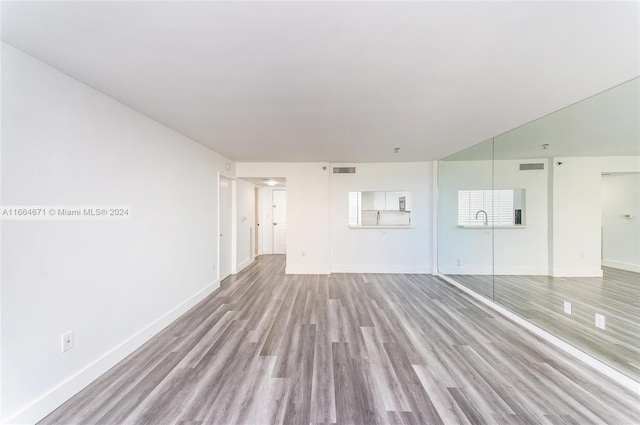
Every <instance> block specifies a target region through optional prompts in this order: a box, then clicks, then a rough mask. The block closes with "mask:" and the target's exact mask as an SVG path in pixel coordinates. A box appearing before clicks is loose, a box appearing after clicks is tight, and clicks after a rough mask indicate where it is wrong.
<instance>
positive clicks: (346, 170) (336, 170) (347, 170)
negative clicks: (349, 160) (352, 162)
mask: <svg viewBox="0 0 640 425" xmlns="http://www.w3.org/2000/svg"><path fill="white" fill-rule="evenodd" d="M355 172H356V167H333V174H355Z"/></svg>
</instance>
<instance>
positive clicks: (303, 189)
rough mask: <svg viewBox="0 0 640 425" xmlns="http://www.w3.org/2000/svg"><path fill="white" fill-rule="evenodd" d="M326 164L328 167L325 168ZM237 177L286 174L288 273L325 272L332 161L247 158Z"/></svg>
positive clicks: (241, 165)
mask: <svg viewBox="0 0 640 425" xmlns="http://www.w3.org/2000/svg"><path fill="white" fill-rule="evenodd" d="M323 167H324V168H325V169H323ZM237 175H238V177H285V178H286V181H287V267H286V272H287V273H289V274H315V273H317V274H326V273H329V272H330V258H329V248H330V246H329V240H330V236H329V231H328V229H329V211H330V210H329V206H330V202H331V199H330V196H329V186H330V185H329V176H330V170H329V164H328V163H320V162H296V163H287V162H282V163H274V162H268V163H266V162H244V163H238V164H237Z"/></svg>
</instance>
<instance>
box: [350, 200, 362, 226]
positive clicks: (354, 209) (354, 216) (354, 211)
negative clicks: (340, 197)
mask: <svg viewBox="0 0 640 425" xmlns="http://www.w3.org/2000/svg"><path fill="white" fill-rule="evenodd" d="M359 195H360V192H349V226H358V197H359Z"/></svg>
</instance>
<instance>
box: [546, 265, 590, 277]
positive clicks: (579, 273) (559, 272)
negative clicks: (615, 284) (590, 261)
mask: <svg viewBox="0 0 640 425" xmlns="http://www.w3.org/2000/svg"><path fill="white" fill-rule="evenodd" d="M551 276H553V277H602V269H601V268H599V267H598V268H596V269H588V268H584V269H563V268H555V269H553V270H552V271H551Z"/></svg>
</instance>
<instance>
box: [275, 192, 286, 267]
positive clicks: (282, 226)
mask: <svg viewBox="0 0 640 425" xmlns="http://www.w3.org/2000/svg"><path fill="white" fill-rule="evenodd" d="M272 217H273V253H274V254H285V253H286V252H287V191H286V190H274V191H273V215H272Z"/></svg>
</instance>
